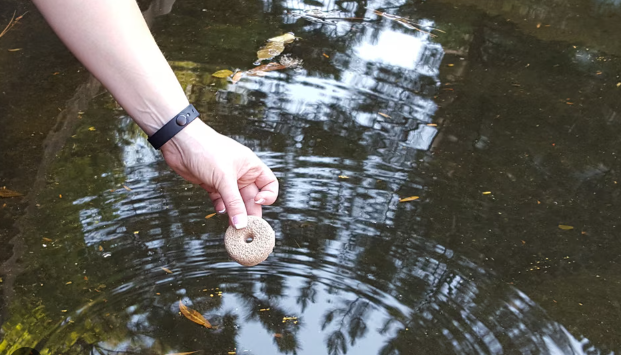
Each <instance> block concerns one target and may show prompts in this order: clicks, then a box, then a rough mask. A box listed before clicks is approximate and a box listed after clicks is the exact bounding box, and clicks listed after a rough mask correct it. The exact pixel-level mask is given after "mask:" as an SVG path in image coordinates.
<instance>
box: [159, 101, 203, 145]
mask: <svg viewBox="0 0 621 355" xmlns="http://www.w3.org/2000/svg"><path fill="white" fill-rule="evenodd" d="M196 117H198V111H196V108H194V106H193V105H192V104H190V106H188V107H186V108H184V109H183V111H181V112H179V114H177V116H175V117H173V118H172V119H171V120H170V121H168V123H166V124H165V125H164V127H162V128H160V129H159V130H158V131H157V132H155V133H154V134H153V135H152V136H151V137H149V143H151V145H152V146H153V148H155V149H160V148H161V147H162V146H163V145H164V144H166V142H168V141H169V140H170V139H171V138H172V137H174V136H175V135H176V134H177V133H179V132H181V130H182V129H184V128H185V127H186V126H187V125H189V124H190V122H192V121H194V119H195V118H196Z"/></svg>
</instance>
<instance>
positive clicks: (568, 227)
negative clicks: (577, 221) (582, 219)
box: [558, 224, 574, 231]
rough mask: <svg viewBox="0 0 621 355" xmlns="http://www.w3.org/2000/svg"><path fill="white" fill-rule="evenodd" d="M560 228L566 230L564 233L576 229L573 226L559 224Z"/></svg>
mask: <svg viewBox="0 0 621 355" xmlns="http://www.w3.org/2000/svg"><path fill="white" fill-rule="evenodd" d="M558 227H559V228H560V229H562V230H564V231H570V230H572V229H574V227H573V226H568V225H565V224H559V225H558Z"/></svg>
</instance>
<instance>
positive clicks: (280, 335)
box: [274, 333, 282, 338]
mask: <svg viewBox="0 0 621 355" xmlns="http://www.w3.org/2000/svg"><path fill="white" fill-rule="evenodd" d="M274 338H282V334H280V333H276V334H274Z"/></svg>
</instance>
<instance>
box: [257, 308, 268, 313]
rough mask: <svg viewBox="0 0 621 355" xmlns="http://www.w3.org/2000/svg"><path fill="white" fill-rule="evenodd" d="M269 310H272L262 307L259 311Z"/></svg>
mask: <svg viewBox="0 0 621 355" xmlns="http://www.w3.org/2000/svg"><path fill="white" fill-rule="evenodd" d="M269 310H270V309H269V308H261V309H260V310H259V312H267V311H269Z"/></svg>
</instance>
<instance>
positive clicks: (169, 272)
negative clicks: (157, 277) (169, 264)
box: [162, 267, 173, 274]
mask: <svg viewBox="0 0 621 355" xmlns="http://www.w3.org/2000/svg"><path fill="white" fill-rule="evenodd" d="M162 270H164V271H166V273H168V274H172V273H173V272H172V271H170V270H168V269H167V268H165V267H163V268H162Z"/></svg>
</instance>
